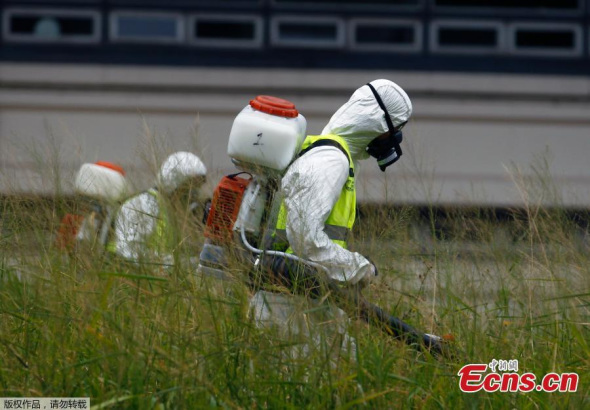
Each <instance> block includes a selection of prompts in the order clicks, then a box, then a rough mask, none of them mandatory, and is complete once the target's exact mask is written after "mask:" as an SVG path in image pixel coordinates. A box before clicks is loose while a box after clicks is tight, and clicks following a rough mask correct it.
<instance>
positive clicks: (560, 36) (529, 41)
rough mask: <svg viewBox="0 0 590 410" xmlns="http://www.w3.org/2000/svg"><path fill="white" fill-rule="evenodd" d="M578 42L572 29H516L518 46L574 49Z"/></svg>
mask: <svg viewBox="0 0 590 410" xmlns="http://www.w3.org/2000/svg"><path fill="white" fill-rule="evenodd" d="M575 44H576V39H575V34H574V32H573V31H571V30H552V31H549V30H547V31H543V30H531V29H518V30H517V31H516V47H517V48H520V47H524V48H555V49H573V48H574V47H575Z"/></svg>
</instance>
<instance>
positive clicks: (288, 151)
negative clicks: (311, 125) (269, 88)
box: [227, 95, 307, 172]
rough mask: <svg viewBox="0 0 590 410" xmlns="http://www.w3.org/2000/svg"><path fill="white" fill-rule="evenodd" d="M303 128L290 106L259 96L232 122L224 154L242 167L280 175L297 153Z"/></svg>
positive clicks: (299, 116)
mask: <svg viewBox="0 0 590 410" xmlns="http://www.w3.org/2000/svg"><path fill="white" fill-rule="evenodd" d="M306 128H307V121H306V120H305V117H304V116H303V115H301V114H299V112H298V111H297V109H296V108H295V105H294V104H293V103H291V102H290V101H287V100H283V99H281V98H277V97H271V96H268V95H259V96H258V97H256V98H255V99H254V100H252V101H250V104H249V105H247V106H246V107H245V108H244V109H243V110H242V111H241V112H240V113H239V114H238V116H237V117H236V119H235V120H234V124H233V126H232V129H231V132H230V134H229V143H228V146H227V154H228V155H229V156H230V157H231V158H232V159H234V160H237V161H239V162H240V163H243V164H249V165H254V166H257V167H264V168H269V169H272V170H275V171H280V172H282V171H284V170H285V169H286V168H287V166H288V165H289V164H290V163H291V161H292V160H293V159H294V158H295V156H296V155H297V153H298V152H299V149H300V148H301V144H303V140H304V139H305V131H306Z"/></svg>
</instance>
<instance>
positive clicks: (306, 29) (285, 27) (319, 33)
mask: <svg viewBox="0 0 590 410" xmlns="http://www.w3.org/2000/svg"><path fill="white" fill-rule="evenodd" d="M337 35H338V28H337V27H336V25H335V24H329V23H295V22H281V23H280V25H279V38H280V39H281V40H285V41H301V40H303V41H314V40H320V41H326V40H327V41H335V40H336V37H337Z"/></svg>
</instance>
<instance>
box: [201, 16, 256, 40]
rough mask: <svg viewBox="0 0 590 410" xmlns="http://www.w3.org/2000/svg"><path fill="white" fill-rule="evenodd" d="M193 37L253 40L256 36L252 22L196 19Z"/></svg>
mask: <svg viewBox="0 0 590 410" xmlns="http://www.w3.org/2000/svg"><path fill="white" fill-rule="evenodd" d="M194 24H195V26H194V29H195V37H197V38H199V39H220V40H253V39H254V38H255V36H256V28H255V24H254V22H250V21H221V20H219V21H215V20H196V21H195V23H194Z"/></svg>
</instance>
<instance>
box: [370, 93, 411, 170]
mask: <svg viewBox="0 0 590 410" xmlns="http://www.w3.org/2000/svg"><path fill="white" fill-rule="evenodd" d="M367 85H368V86H369V88H370V89H371V92H372V93H373V95H374V96H375V100H377V104H379V107H381V109H382V110H383V112H384V113H385V121H386V122H387V128H388V131H389V137H387V138H385V139H378V138H376V139H374V140H373V141H371V142H370V143H369V145H367V152H368V154H369V155H370V156H372V157H373V158H375V159H377V164H378V165H379V169H380V170H381V171H383V172H385V168H387V167H388V166H390V165H391V164H393V163H394V162H396V161H397V160H398V159H400V157H401V156H402V149H401V147H400V145H399V144H400V143H401V142H402V139H403V138H402V131H401V129H402V128H403V127H404V125H405V123H403V124H401V125H399V126H398V127H397V129H396V128H395V127H394V126H393V122H392V121H391V117H390V116H389V112H388V111H387V108H385V104H383V100H381V96H379V93H378V92H377V90H375V87H373V85H372V84H371V83H368V84H367Z"/></svg>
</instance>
